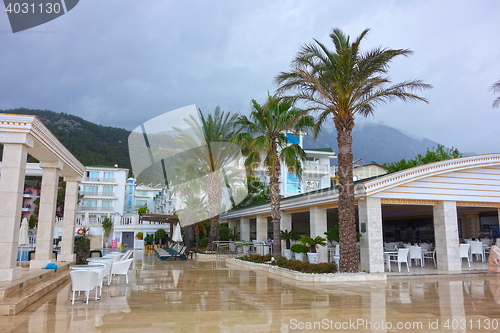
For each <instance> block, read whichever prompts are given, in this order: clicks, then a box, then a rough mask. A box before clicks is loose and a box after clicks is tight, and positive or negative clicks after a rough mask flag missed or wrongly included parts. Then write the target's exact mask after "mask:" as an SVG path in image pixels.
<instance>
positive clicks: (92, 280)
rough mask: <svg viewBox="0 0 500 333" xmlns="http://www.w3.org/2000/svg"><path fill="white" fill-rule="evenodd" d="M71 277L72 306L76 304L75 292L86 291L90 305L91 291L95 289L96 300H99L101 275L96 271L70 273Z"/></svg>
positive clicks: (87, 301)
mask: <svg viewBox="0 0 500 333" xmlns="http://www.w3.org/2000/svg"><path fill="white" fill-rule="evenodd" d="M69 275H70V277H71V290H72V291H73V297H72V298H71V305H73V304H75V291H78V293H80V291H84V292H85V296H86V298H87V299H86V301H85V298H84V302H85V303H87V304H89V294H90V291H91V290H94V289H95V298H96V299H97V287H98V285H99V284H98V282H99V273H98V272H96V271H84V270H82V271H71V272H69Z"/></svg>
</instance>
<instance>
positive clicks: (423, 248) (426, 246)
mask: <svg viewBox="0 0 500 333" xmlns="http://www.w3.org/2000/svg"><path fill="white" fill-rule="evenodd" d="M420 247H421V248H422V251H429V249H430V248H431V244H429V243H422V244H420Z"/></svg>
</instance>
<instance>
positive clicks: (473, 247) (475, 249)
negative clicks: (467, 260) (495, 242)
mask: <svg viewBox="0 0 500 333" xmlns="http://www.w3.org/2000/svg"><path fill="white" fill-rule="evenodd" d="M470 253H471V255H474V254H475V255H476V260H478V259H477V257H478V256H479V255H480V256H481V260H482V261H483V262H484V248H483V243H481V242H479V241H475V242H470Z"/></svg>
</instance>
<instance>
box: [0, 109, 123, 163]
mask: <svg viewBox="0 0 500 333" xmlns="http://www.w3.org/2000/svg"><path fill="white" fill-rule="evenodd" d="M0 113H14V114H24V115H34V116H37V117H38V119H40V121H41V122H42V123H43V124H44V125H45V126H46V127H47V128H48V129H49V130H50V131H51V132H52V133H53V134H54V135H55V136H56V137H57V138H58V139H59V141H61V143H62V144H63V145H64V146H65V147H66V148H68V150H69V151H70V152H71V153H72V154H73V155H74V156H75V157H76V158H77V159H78V160H79V161H80V162H82V164H83V165H110V166H112V165H115V164H118V166H119V167H121V168H128V169H129V170H130V159H129V153H128V136H129V134H130V131H127V130H126V129H123V128H116V127H110V126H102V125H97V124H94V123H92V122H90V121H86V120H84V119H82V118H80V117H77V116H73V115H70V114H66V113H58V112H53V111H49V110H31V109H24V108H19V109H11V110H0ZM31 161H33V160H30V162H31Z"/></svg>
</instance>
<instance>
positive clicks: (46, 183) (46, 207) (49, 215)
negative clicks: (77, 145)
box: [30, 161, 62, 268]
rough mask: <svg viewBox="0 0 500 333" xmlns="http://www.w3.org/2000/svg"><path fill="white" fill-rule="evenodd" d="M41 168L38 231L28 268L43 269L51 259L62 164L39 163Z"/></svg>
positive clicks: (57, 162)
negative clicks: (34, 249) (33, 254)
mask: <svg viewBox="0 0 500 333" xmlns="http://www.w3.org/2000/svg"><path fill="white" fill-rule="evenodd" d="M40 167H41V168H42V188H41V192H40V206H39V211H38V212H39V213H38V231H37V235H36V252H35V259H34V260H31V261H30V268H43V267H45V266H46V265H47V264H48V263H50V262H55V260H54V259H52V251H53V245H52V244H53V242H54V240H53V238H54V221H55V217H56V203H57V186H58V184H59V171H60V170H61V169H62V163H61V162H60V161H56V162H40Z"/></svg>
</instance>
